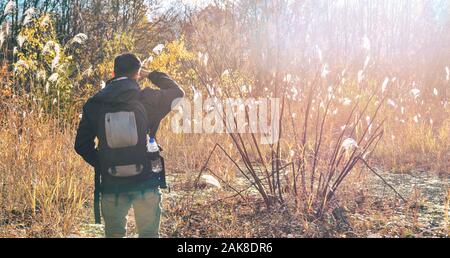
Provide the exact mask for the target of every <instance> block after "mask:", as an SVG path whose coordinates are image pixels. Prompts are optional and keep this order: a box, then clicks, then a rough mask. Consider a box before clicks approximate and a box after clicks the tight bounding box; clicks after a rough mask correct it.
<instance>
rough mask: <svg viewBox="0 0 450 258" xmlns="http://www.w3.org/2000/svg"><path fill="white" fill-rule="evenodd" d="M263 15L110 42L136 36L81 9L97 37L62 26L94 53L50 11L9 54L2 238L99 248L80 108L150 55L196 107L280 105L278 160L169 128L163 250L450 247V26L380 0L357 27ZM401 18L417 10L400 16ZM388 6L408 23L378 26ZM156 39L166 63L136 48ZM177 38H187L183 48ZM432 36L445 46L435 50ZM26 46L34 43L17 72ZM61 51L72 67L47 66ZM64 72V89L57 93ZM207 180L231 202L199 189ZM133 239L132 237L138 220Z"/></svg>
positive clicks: (272, 153)
mask: <svg viewBox="0 0 450 258" xmlns="http://www.w3.org/2000/svg"><path fill="white" fill-rule="evenodd" d="M3 2H5V1H2V3H3ZM25 2H27V1H25ZM62 2H64V1H62ZM87 2H89V3H90V4H92V6H95V5H96V4H95V3H94V2H95V1H93V2H92V3H91V2H90V1H87ZM125 2H126V1H125ZM135 2H145V1H135ZM251 2H252V1H242V2H241V4H240V5H237V6H235V5H233V4H231V2H228V1H223V3H222V4H218V5H219V6H221V7H220V8H219V7H217V6H216V5H214V4H212V5H210V6H209V7H207V8H204V9H201V10H191V12H188V10H185V11H186V13H185V14H184V15H185V16H183V15H181V16H182V17H183V18H179V17H178V18H179V19H178V18H177V17H176V15H175V14H174V13H173V12H174V9H170V10H167V13H165V15H164V16H163V17H162V18H161V20H160V21H153V22H150V21H146V19H144V18H143V17H142V14H136V15H137V16H138V17H134V18H130V17H129V16H127V17H122V16H117V17H118V18H117V21H112V20H111V25H109V26H111V27H112V26H113V23H114V22H117V23H120V24H122V25H123V24H129V27H125V28H132V31H131V32H130V33H129V34H127V33H125V31H118V32H117V34H115V33H114V30H112V28H113V27H112V28H111V27H106V28H105V29H104V31H101V32H99V31H98V29H95V28H99V27H101V26H95V24H96V20H95V19H93V18H92V17H95V15H96V14H97V15H98V13H95V12H96V11H95V10H96V9H95V8H92V11H91V12H92V13H90V12H89V8H88V7H89V4H87V7H86V6H85V7H82V6H81V7H80V8H78V9H77V8H75V7H74V11H73V12H74V14H73V15H81V14H77V12H78V11H76V10H83V15H86V16H87V17H88V18H89V19H86V20H87V21H85V22H86V23H88V24H87V25H89V26H87V25H86V26H85V30H87V31H80V28H79V27H80V26H78V27H77V26H75V25H78V24H71V23H70V22H71V21H69V20H68V21H66V20H57V21H58V22H60V24H65V23H67V24H66V26H61V27H63V28H66V27H73V28H74V29H73V30H74V31H73V33H72V34H73V35H72V36H77V35H79V34H78V33H79V32H83V33H86V35H87V37H88V38H89V40H87V42H83V44H80V45H83V46H84V49H83V47H81V48H75V47H73V46H72V45H71V43H68V42H70V40H69V39H67V38H66V39H61V37H60V36H58V33H59V34H61V33H63V31H58V30H57V29H56V28H53V27H52V26H50V27H42V26H41V27H39V26H37V25H36V24H38V22H39V23H40V22H42V20H44V19H45V12H42V13H39V15H36V16H33V17H34V18H33V19H35V23H36V24H34V23H30V25H27V26H23V28H22V27H20V28H19V27H17V28H16V29H17V34H15V35H9V36H10V37H11V39H10V40H9V41H7V45H5V46H1V47H2V51H3V52H2V55H1V57H2V60H3V61H2V69H1V71H0V73H1V78H0V81H1V94H0V100H1V103H0V107H1V112H0V129H1V130H0V150H1V151H0V161H1V163H0V193H1V199H0V207H1V208H0V209H1V210H0V236H1V237H68V236H76V237H78V236H85V237H98V236H101V233H102V232H101V228H98V227H95V226H94V225H92V223H93V216H92V195H93V170H92V169H91V168H90V167H89V166H88V165H87V164H85V162H84V161H83V160H82V159H81V158H80V157H78V156H77V155H76V153H75V152H74V150H73V141H74V135H75V131H76V128H77V125H78V121H79V116H78V114H79V112H81V105H82V103H83V102H84V101H85V100H86V99H87V98H88V97H89V95H90V94H92V93H93V92H95V91H96V90H98V89H100V87H101V86H100V85H101V82H102V81H104V80H106V79H108V76H109V74H110V69H111V59H112V57H113V56H114V55H115V54H116V53H120V52H122V51H124V50H131V51H135V52H137V53H138V54H140V55H141V56H142V57H143V59H144V58H147V57H148V56H152V58H153V60H152V62H149V64H148V67H149V68H151V69H160V70H163V71H166V72H168V73H169V74H171V75H172V76H173V77H174V78H175V79H176V80H178V81H179V82H180V83H181V84H182V86H183V87H184V88H185V90H186V92H187V95H188V98H190V99H192V98H194V97H196V96H198V95H196V92H197V93H199V92H201V93H202V94H203V97H206V96H215V97H218V98H221V99H224V98H227V97H235V98H236V97H241V98H248V97H254V98H263V97H270V96H271V97H278V98H280V100H281V107H282V119H281V122H280V124H279V127H280V129H281V138H280V141H279V142H278V143H275V144H273V145H263V144H261V143H260V142H259V136H260V135H258V134H249V133H247V134H239V133H233V134H176V133H174V132H172V130H171V127H170V117H169V118H168V119H166V120H165V121H164V123H163V124H162V125H161V128H160V131H159V132H158V141H159V143H160V144H161V145H162V146H163V148H164V155H165V156H166V157H167V158H166V160H167V166H168V174H169V175H168V176H169V178H168V182H169V184H170V185H171V191H170V192H166V193H165V195H164V214H163V225H162V234H163V235H164V236H166V237H190V236H195V237H367V236H370V237H379V236H386V237H393V236H399V237H429V236H440V237H448V234H449V230H450V224H449V223H450V222H449V219H448V216H449V201H450V188H449V171H450V103H449V94H450V71H449V66H450V64H449V63H445V62H448V60H450V53H449V52H448V44H449V40H450V38H448V35H450V34H449V33H448V28H449V27H450V26H449V25H450V21H449V20H446V25H445V26H441V27H440V26H437V25H436V26H432V25H430V24H433V23H432V22H430V23H425V22H423V21H422V20H420V19H419V18H417V19H412V18H411V17H415V16H414V15H415V13H414V11H413V9H414V8H416V7H417V6H415V5H414V4H411V5H408V3H407V2H408V1H395V4H394V3H392V2H389V1H382V2H383V4H379V5H376V4H374V1H369V2H370V3H371V4H370V5H369V6H366V7H367V8H373V9H372V10H373V13H374V15H373V16H370V15H369V16H368V17H362V16H361V17H357V18H355V19H360V20H364V21H367V22H366V23H364V24H365V25H363V24H362V23H361V24H360V23H355V24H353V25H352V26H350V25H349V21H348V19H347V18H345V16H346V14H354V13H355V12H356V13H359V12H358V10H361V8H365V7H364V6H361V5H363V4H362V3H359V2H358V4H355V5H351V4H350V2H351V1H342V2H343V3H345V5H342V6H340V7H339V6H336V5H333V4H332V3H331V2H332V1H323V5H320V4H319V6H314V3H313V2H310V1H294V3H292V4H291V5H289V4H288V3H287V2H289V1H278V2H277V1H273V3H272V4H269V3H267V1H258V2H260V3H261V4H260V5H253V4H251ZM275 2H276V3H275ZM317 2H319V1H317ZM317 2H316V3H317ZM321 2H322V1H321ZM417 2H421V1H417ZM431 2H434V1H431ZM437 2H439V1H436V3H437ZM108 3H109V2H108ZM379 3H381V2H379ZM123 5H127V3H123ZM384 5H386V6H384ZM403 5H405V6H408V8H410V9H404V11H403V12H402V11H401V10H402V9H403V7H404V6H403ZM383 6H384V7H383ZM0 7H1V5H0ZM388 7H389V8H390V9H389V10H390V12H394V14H395V15H393V16H392V17H391V16H389V17H386V19H389V23H388V22H385V23H383V22H381V21H378V20H377V18H376V15H375V14H376V13H377V12H379V11H380V10H385V9H383V8H388ZM83 8H84V9H83ZM180 8H181V7H180ZM308 8H310V9H308ZM314 8H317V10H326V12H327V13H334V12H335V15H329V16H326V15H325V16H326V17H331V18H329V19H323V20H321V19H316V20H314V19H312V17H322V18H323V16H321V15H320V14H318V13H321V12H319V11H317V10H315V9H314ZM321 8H322V9H321ZM323 8H324V9H323ZM336 8H344V10H346V11H345V12H344V11H342V10H341V11H336V10H340V9H336ZM447 8H449V7H448V5H447ZM37 9H39V6H38V7H37ZM419 9H420V8H419ZM424 9H426V7H424ZM114 10H115V9H114V8H111V10H110V9H107V8H106V9H105V11H104V12H113V11H114ZM175 10H177V9H175ZM183 10H184V9H183ZM386 10H388V9H386ZM408 10H409V13H408ZM414 10H415V9H414ZM53 11H54V12H56V13H58V9H57V8H56V9H55V10H53ZM252 11H255V13H256V11H259V12H260V13H259V15H256V14H255V13H253V12H252ZM324 13H325V11H324ZM426 13H427V12H425V11H423V12H420V16H418V17H421V18H423V19H427V18H429V17H428V16H426ZM67 15H69V14H67ZM109 16H112V14H111V13H109V14H108V17H109ZM124 16H125V15H124ZM261 17H263V18H264V19H263V18H261ZM302 18H304V19H302ZM60 19H61V18H60ZM121 19H123V20H121ZM127 19H134V20H127ZM339 19H345V21H346V22H342V23H339V24H338V23H337V22H336V20H339ZM366 19H367V20H366ZM408 19H409V20H408ZM430 19H431V18H430ZM143 20H145V21H143ZM4 21H7V19H6V20H3V19H0V22H4ZM377 21H378V22H377ZM407 21H409V22H407ZM423 24H426V26H425V25H423ZM319 25H320V26H319ZM414 25H415V26H416V27H414ZM419 25H423V26H419ZM16 26H18V25H17V24H16ZM102 26H107V25H102ZM311 26H312V27H313V28H321V29H322V30H323V31H310V30H309V29H306V28H311ZM359 26H361V27H359ZM364 26H365V27H364ZM55 27H56V26H55ZM143 28H150V29H149V30H151V31H152V33H153V34H152V35H156V36H155V37H154V38H156V42H157V43H161V42H162V43H164V42H165V43H167V44H165V48H164V50H163V51H162V52H161V53H154V52H152V48H149V46H150V45H151V46H152V47H154V45H155V44H153V43H155V42H147V41H145V40H137V39H142V38H145V39H146V40H150V39H147V38H150V36H148V35H146V34H145V33H142V30H143ZM45 29H48V31H47V30H45ZM77 30H78V31H77ZM124 30H125V29H124ZM130 30H131V29H130ZM176 30H180V31H182V34H183V37H180V35H172V34H171V33H173V32H172V31H176ZM360 30H364V31H365V33H366V34H368V35H369V36H370V37H371V40H370V41H369V39H367V37H366V36H365V35H359V34H358V35H359V36H360V37H359V36H358V38H355V37H356V36H354V35H353V34H352V31H353V32H355V31H360ZM414 30H416V32H414ZM402 31H403V32H404V33H405V34H407V35H416V36H418V35H420V37H421V38H422V41H421V44H419V43H417V44H412V43H411V44H406V42H413V40H412V39H411V38H410V37H412V36H408V37H406V36H405V39H404V40H405V41H404V44H403V43H402V40H399V38H400V39H401V33H400V32H402ZM66 32H67V31H66ZM119 32H120V33H119ZM122 32H123V33H122ZM407 32H408V33H407ZM434 32H439V33H438V34H439V35H442V36H440V37H437V36H436V38H435V39H431V36H430V35H433V33H434ZM446 32H447V34H446ZM90 33H91V34H92V39H91V35H90ZM102 33H106V34H107V35H108V39H110V40H109V42H106V41H105V42H103V41H101V40H100V38H101V37H100V36H99V35H101V34H102ZM121 33H122V34H121ZM18 35H22V36H23V37H26V38H27V40H26V41H25V43H24V45H22V46H21V47H19V48H18V50H16V51H18V53H15V54H13V57H11V54H12V53H13V48H14V47H15V46H16V47H17V42H16V41H15V40H13V38H16V37H17V36H18ZM35 35H41V36H42V37H39V36H35ZM306 35H308V36H306ZM324 35H328V36H324ZM435 35H437V34H435ZM446 35H447V36H446ZM147 36H148V37H147ZM161 38H162V39H161ZM305 38H309V39H308V40H309V41H308V40H306V39H305ZM58 40H60V41H59V43H58V44H61V46H60V49H62V50H58V51H60V52H61V53H60V54H58V53H59V52H58V51H57V50H55V52H54V53H53V52H52V53H51V54H49V55H48V56H44V57H41V56H39V55H36V48H37V49H39V51H40V50H41V49H43V48H44V47H45V45H46V43H47V42H48V41H55V42H56V41H58ZM152 40H153V39H152ZM158 40H160V41H158ZM367 41H368V42H367ZM27 42H28V43H27ZM98 42H101V44H102V46H103V47H101V48H97V46H96V43H98ZM145 42H147V43H146V44H144V43H145ZM311 42H312V43H311ZM321 42H322V43H323V42H327V43H323V45H321V44H322V43H321ZM356 42H357V43H356ZM321 48H323V50H321ZM96 51H98V52H96ZM102 51H103V52H102ZM322 51H323V53H322ZM86 52H87V53H89V55H87V56H86V58H82V55H83V54H82V53H86ZM411 53H413V54H411ZM414 53H415V54H414ZM96 54H97V55H96ZM14 55H15V56H14ZM56 56H59V57H58V58H59V59H58V62H59V64H58V65H57V66H56V68H53V67H52V66H53V65H54V64H53V63H54V60H55V58H56ZM108 58H109V59H108ZM20 60H22V61H23V62H19V61H20ZM24 64H26V66H25V65H24ZM91 66H92V67H91ZM17 67H19V68H17ZM74 67H75V68H74ZM40 71H44V77H45V78H44V79H42V78H41V77H39V76H38V75H37V74H39V72H40ZM55 73H57V74H59V76H60V77H59V78H60V79H57V80H56V82H52V81H51V80H50V79H49V77H51V76H52V75H53V74H55ZM29 85H32V86H33V87H31V86H29ZM191 85H193V86H191ZM243 86H245V87H243ZM48 88H50V89H49V90H48ZM46 89H47V90H46ZM206 174H207V175H211V176H213V177H215V178H216V179H217V180H218V181H219V183H220V185H221V187H220V188H218V187H216V186H214V185H211V184H209V183H208V182H206V181H205V180H204V179H202V177H201V175H206ZM391 187H392V188H393V189H392V188H391ZM129 229H130V230H129V235H130V236H133V235H134V234H135V229H134V223H133V220H130V225H129Z"/></svg>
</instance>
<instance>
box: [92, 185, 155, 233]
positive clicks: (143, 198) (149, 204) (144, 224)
mask: <svg viewBox="0 0 450 258" xmlns="http://www.w3.org/2000/svg"><path fill="white" fill-rule="evenodd" d="M101 203H102V216H103V220H104V221H105V236H106V237H108V238H110V237H117V238H118V237H125V235H126V232H127V229H126V224H127V214H128V211H129V210H130V208H131V207H133V209H134V216H135V219H136V226H137V229H138V233H139V237H145V238H158V237H159V224H160V217H161V192H160V190H159V189H158V188H154V189H148V190H145V191H137V192H127V193H120V194H117V195H116V194H103V195H102V198H101Z"/></svg>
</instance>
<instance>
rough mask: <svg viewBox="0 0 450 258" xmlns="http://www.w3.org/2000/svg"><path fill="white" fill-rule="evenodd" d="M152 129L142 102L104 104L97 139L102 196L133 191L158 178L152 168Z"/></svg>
mask: <svg viewBox="0 0 450 258" xmlns="http://www.w3.org/2000/svg"><path fill="white" fill-rule="evenodd" d="M148 128H149V122H148V119H147V115H146V111H145V107H144V106H143V105H142V104H141V103H140V102H139V101H138V100H133V101H129V102H127V103H122V102H104V103H102V104H101V109H100V116H99V121H98V126H97V130H98V132H97V137H98V140H99V143H98V156H99V161H100V168H99V170H100V171H98V172H99V173H100V177H101V189H102V192H104V193H118V192H124V191H130V190H132V189H135V188H136V185H138V184H139V183H142V182H143V181H147V180H150V179H152V177H155V175H153V173H151V171H150V168H149V165H148V157H147V151H146V150H147V149H146V143H147V132H148Z"/></svg>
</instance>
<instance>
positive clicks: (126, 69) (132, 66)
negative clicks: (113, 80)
mask: <svg viewBox="0 0 450 258" xmlns="http://www.w3.org/2000/svg"><path fill="white" fill-rule="evenodd" d="M140 68H141V60H139V58H138V57H137V56H136V55H135V54H131V53H125V54H121V55H119V56H117V57H116V58H115V59H114V74H115V76H116V77H118V76H131V75H132V74H133V73H136V72H137V71H139V69H140Z"/></svg>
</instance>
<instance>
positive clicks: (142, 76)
mask: <svg viewBox="0 0 450 258" xmlns="http://www.w3.org/2000/svg"><path fill="white" fill-rule="evenodd" d="M149 74H150V71H149V70H145V69H142V68H141V71H140V73H139V78H140V79H141V80H142V79H145V78H148V75H149Z"/></svg>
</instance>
